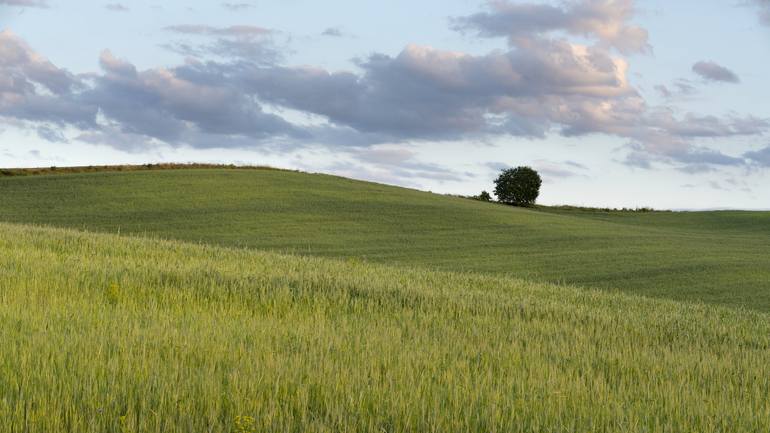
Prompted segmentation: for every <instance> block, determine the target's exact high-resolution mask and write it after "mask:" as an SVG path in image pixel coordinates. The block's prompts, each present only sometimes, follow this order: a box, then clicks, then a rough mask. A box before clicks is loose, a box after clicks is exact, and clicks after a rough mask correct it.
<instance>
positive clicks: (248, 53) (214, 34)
mask: <svg viewBox="0 0 770 433" xmlns="http://www.w3.org/2000/svg"><path fill="white" fill-rule="evenodd" d="M165 30H166V31H169V32H173V33H177V34H180V35H187V36H192V37H204V38H207V39H208V40H207V42H205V43H190V42H172V43H168V44H166V45H164V47H165V48H167V49H169V50H171V51H174V52H177V53H179V54H182V55H184V56H188V57H195V58H206V57H212V56H214V57H220V58H239V59H243V60H248V61H252V62H260V63H276V62H278V61H279V60H280V59H282V57H283V53H282V52H281V49H280V48H279V47H278V46H277V45H276V44H275V41H274V36H275V35H276V33H277V32H275V31H273V30H270V29H266V28H263V27H257V26H251V25H237V26H229V27H213V26H207V25H190V24H185V25H176V26H169V27H166V28H165ZM211 38H213V40H211Z"/></svg>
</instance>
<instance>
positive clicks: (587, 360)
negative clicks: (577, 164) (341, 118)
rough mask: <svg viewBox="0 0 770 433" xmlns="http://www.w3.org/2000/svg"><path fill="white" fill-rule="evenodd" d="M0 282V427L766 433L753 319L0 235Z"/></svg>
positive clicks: (419, 275) (351, 269) (766, 406)
mask: <svg viewBox="0 0 770 433" xmlns="http://www.w3.org/2000/svg"><path fill="white" fill-rule="evenodd" d="M199 175H200V174H199ZM235 175H236V176H238V175H239V174H235ZM220 176H224V177H227V175H226V174H220ZM105 178H106V179H108V181H109V182H116V183H114V184H113V185H117V184H119V182H117V181H118V180H119V179H120V177H113V176H106V177H105ZM215 178H216V176H215ZM143 179H144V178H143ZM189 179H193V178H189ZM69 180H70V179H65V178H60V179H42V178H41V179H38V181H42V182H43V183H42V184H33V185H35V186H36V187H37V188H40V187H41V185H48V186H49V187H50V188H52V189H53V188H55V189H58V190H59V191H66V190H67V188H66V187H65V185H67V181H69ZM78 180H79V181H80V182H79V183H77V184H79V185H91V186H92V187H94V188H97V189H98V188H104V185H105V180H103V179H102V178H92V180H93V182H91V181H90V180H91V179H89V178H85V180H83V179H78ZM146 180H147V181H148V182H147V184H146V185H147V187H148V188H149V187H150V185H156V186H157V187H159V188H160V187H162V186H164V185H167V184H162V183H161V184H157V183H152V182H149V178H147V179H146ZM326 180H328V182H330V183H335V182H340V181H339V180H335V179H332V178H326ZM3 182H5V181H3ZM190 182H191V183H193V184H194V185H198V184H196V183H195V182H194V181H193V180H190ZM220 184H221V183H220ZM343 184H345V183H344V182H343ZM351 185H354V186H355V185H358V186H359V187H362V188H363V187H364V185H361V184H354V183H351ZM26 187H27V191H32V190H31V189H30V188H31V186H30V185H29V184H27V185H26ZM196 187H197V186H196ZM81 188H86V187H85V186H82V187H81ZM368 188H370V189H371V190H376V189H377V188H379V187H374V186H370V187H368ZM149 189H151V188H149ZM41 190H42V189H41ZM100 191H103V192H104V191H106V190H105V189H101V190H100ZM383 191H390V189H387V188H383ZM145 194H149V190H148V191H146V192H145ZM402 194H403V196H405V197H409V196H410V195H412V194H414V195H415V197H417V198H419V197H430V196H427V195H420V194H417V193H410V192H403V193H402ZM343 195H344V196H346V197H347V196H350V195H349V194H343ZM128 196H129V197H127V199H129V200H128V202H127V204H125V205H124V206H122V207H120V208H119V209H110V208H106V209H105V212H106V211H111V212H113V214H119V213H123V221H127V222H131V221H132V219H131V218H129V217H128V216H127V215H126V214H127V213H128V212H129V209H130V203H134V202H135V201H134V200H136V198H135V197H136V194H134V195H131V194H129V195H128ZM4 197H5V196H4ZM146 197H148V196H146ZM417 198H415V200H417ZM61 199H62V202H61V203H55V204H54V205H52V208H58V209H62V208H63V204H62V203H63V202H64V201H66V200H65V197H62V198H61ZM89 200H90V199H89V197H87V196H81V197H80V201H81V202H88V201H89ZM145 200H146V198H145ZM315 200H319V199H318V198H316V199H315ZM444 200H447V199H441V198H435V201H436V202H437V203H439V204H440V203H441V202H442V201H444ZM142 201H144V200H142ZM310 201H311V202H312V200H310ZM244 202H245V201H244ZM428 202H429V203H430V200H428ZM39 203H40V202H39ZM115 203H117V201H116V202H115ZM448 203H457V204H458V208H459V209H463V208H466V207H467V209H470V210H469V211H467V212H470V211H473V210H478V209H485V208H481V207H479V206H480V205H477V204H474V203H466V202H463V201H454V200H448ZM220 204H221V205H222V206H224V203H220ZM198 205H200V203H198ZM261 205H262V206H263V207H267V203H262V204H261ZM242 206H243V205H242ZM274 206H278V205H274ZM426 206H428V205H426ZM436 206H437V205H436ZM90 207H91V208H92V209H94V208H97V207H98V206H97V204H96V203H92V204H91V206H90ZM73 209H75V208H74V207H73ZM383 209H384V208H383ZM490 209H492V210H491V211H489V212H490V213H491V214H493V215H495V214H496V213H497V212H508V213H509V215H512V217H515V216H518V215H519V213H520V214H521V215H524V216H525V218H523V220H524V221H526V220H527V219H530V218H531V219H534V220H538V219H539V218H544V219H546V220H547V217H548V215H545V214H543V215H541V214H539V213H530V212H522V211H513V210H508V209H503V208H497V207H491V208H490ZM158 212H161V211H160V210H159V211H158ZM327 212H328V211H327ZM347 212H352V211H351V210H350V209H348V210H347ZM424 214H425V213H424ZM241 215H243V214H241ZM174 218H175V220H176V221H182V218H181V216H179V214H178V213H174ZM437 218H438V217H437ZM490 218H491V217H490ZM499 218H502V217H499ZM551 218H554V220H555V221H559V220H561V219H564V220H566V221H567V222H569V223H571V224H574V223H573V222H572V219H570V218H567V217H558V218H557V217H556V216H551ZM214 220H215V218H214V215H209V221H214ZM134 221H136V222H135V224H137V225H136V226H135V227H139V224H140V223H141V224H142V225H149V221H150V220H149V219H147V217H141V218H140V217H138V216H137V217H136V218H135V219H134ZM142 221H144V222H143V223H142ZM587 221H589V222H590V220H587ZM71 223H72V224H75V222H74V220H72V221H71ZM274 224H275V227H277V226H278V222H277V218H276V222H274ZM565 224H566V223H565ZM613 224H615V223H613ZM617 224H619V223H617ZM252 226H254V225H250V227H252ZM319 227H320V225H319ZM629 227H633V225H629ZM102 228H108V227H107V226H103V227H102ZM159 228H162V227H159ZM458 230H459V229H458ZM650 230H651V229H650ZM177 233H181V232H177ZM191 233H198V232H191ZM373 234H374V235H378V234H377V233H373ZM327 235H328V234H327ZM380 235H381V234H380ZM189 236H191V237H194V235H193V234H189ZM747 238H748V236H747ZM253 239H259V237H258V236H254V237H253ZM315 239H316V240H318V239H323V237H321V235H319V237H316V238H315ZM439 239H440V237H439ZM255 242H256V241H255ZM276 245H277V242H276ZM327 252H328V250H327ZM411 254H416V250H413V251H412V252H411ZM444 254H445V257H449V256H448V253H447V252H444ZM402 260H403V256H402ZM447 260H448V259H447ZM0 275H2V278H0V341H1V342H2V344H0V431H2V432H46V433H47V432H59V431H62V432H67V431H74V432H138V431H143V432H144V431H147V432H208V431H214V432H230V431H232V432H239V431H249V432H272V431H275V432H344V431H348V432H354V431H355V432H416V431H425V432H465V431H478V432H549V433H556V432H564V433H567V432H576V433H577V432H607V433H610V432H612V433H615V432H640V433H641V432H767V431H770V320H768V319H770V317H769V316H768V315H767V314H766V313H761V312H751V311H741V310H738V309H733V308H727V307H721V306H714V305H706V304H697V303H689V302H674V301H666V300H654V299H649V298H645V297H635V296H630V295H625V294H612V293H606V292H602V291H592V290H582V289H575V288H569V287H559V286H553V285H546V284H540V283H532V282H526V281H523V280H519V279H514V278H510V277H501V276H484V275H471V274H468V273H447V272H441V271H426V270H424V269H421V268H409V267H395V266H386V265H377V264H371V263H363V262H361V261H358V260H333V259H323V258H312V257H298V256H285V255H277V254H273V253H265V252H258V251H253V250H250V249H225V248H221V247H214V246H206V245H192V244H185V243H180V242H172V241H157V240H146V239H136V238H129V237H121V236H115V235H100V234H87V233H81V232H75V231H67V230H61V229H46V228H34V227H27V226H20V225H10V224H0Z"/></svg>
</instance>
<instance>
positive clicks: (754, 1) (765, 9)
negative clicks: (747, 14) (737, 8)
mask: <svg viewBox="0 0 770 433" xmlns="http://www.w3.org/2000/svg"><path fill="white" fill-rule="evenodd" d="M747 4H748V5H749V6H754V7H756V8H757V10H758V12H759V21H760V23H762V24H763V25H766V26H770V0H748V1H746V2H744V3H742V5H747Z"/></svg>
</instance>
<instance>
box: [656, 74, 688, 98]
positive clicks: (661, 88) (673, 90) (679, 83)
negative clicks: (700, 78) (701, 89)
mask: <svg viewBox="0 0 770 433" xmlns="http://www.w3.org/2000/svg"><path fill="white" fill-rule="evenodd" d="M654 89H655V91H656V92H658V94H659V95H660V96H662V97H664V98H666V99H682V98H689V97H690V96H693V95H695V94H696V93H698V90H697V89H696V88H695V86H694V85H693V84H692V83H691V82H690V80H687V79H685V78H680V79H677V80H675V81H674V82H673V83H671V84H670V85H668V86H667V85H663V84H659V85H657V86H655V87H654Z"/></svg>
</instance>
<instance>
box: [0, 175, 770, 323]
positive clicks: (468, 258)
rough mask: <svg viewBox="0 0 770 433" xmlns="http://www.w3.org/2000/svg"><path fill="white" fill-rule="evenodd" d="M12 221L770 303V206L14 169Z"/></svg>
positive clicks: (272, 178)
mask: <svg viewBox="0 0 770 433" xmlns="http://www.w3.org/2000/svg"><path fill="white" fill-rule="evenodd" d="M0 197H2V206H0V221H7V222H17V223H32V224H46V225H53V226H61V227H71V228H78V229H87V230H94V231H101V232H120V233H123V234H140V235H149V236H154V237H162V238H168V239H178V240H184V241H193V242H198V241H201V242H206V243H212V244H218V245H225V246H246V247H253V248H259V249H268V250H275V251H283V252H295V253H301V254H312V255H318V256H331V257H355V258H359V259H364V260H366V261H370V262H381V263H398V264H408V265H420V266H427V267H431V268H436V269H446V270H452V271H474V272H482V273H494V274H498V275H500V274H509V275H513V276H516V277H522V278H527V279H531V280H535V281H543V282H565V283H572V284H578V285H582V286H586V287H597V288H603V289H609V290H615V289H618V290H623V291H628V292H632V293H638V294H644V295H650V296H658V297H666V298H672V299H680V300H701V301H705V302H711V303H719V304H726V305H733V306H744V307H748V308H755V309H759V310H770V213H740V212H709V213H650V214H615V213H613V214H606V213H601V212H588V211H571V212H564V211H553V210H547V211H542V210H524V209H516V208H510V207H505V206H500V205H495V204H487V203H480V202H474V201H470V200H465V199H460V198H452V197H445V196H440V195H435V194H429V193H425V192H419V191H414V190H408V189H403V188H396V187H391V186H384V185H379V184H373V183H367V182H359V181H353V180H349V179H343V178H339V177H333V176H325V175H312V174H304V173H296V172H285V171H276V170H237V169H236V170H233V169H196V170H173V171H172V170H160V171H141V172H139V171H137V172H130V173H119V172H99V173H88V174H66V175H44V176H29V177H7V178H0Z"/></svg>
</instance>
